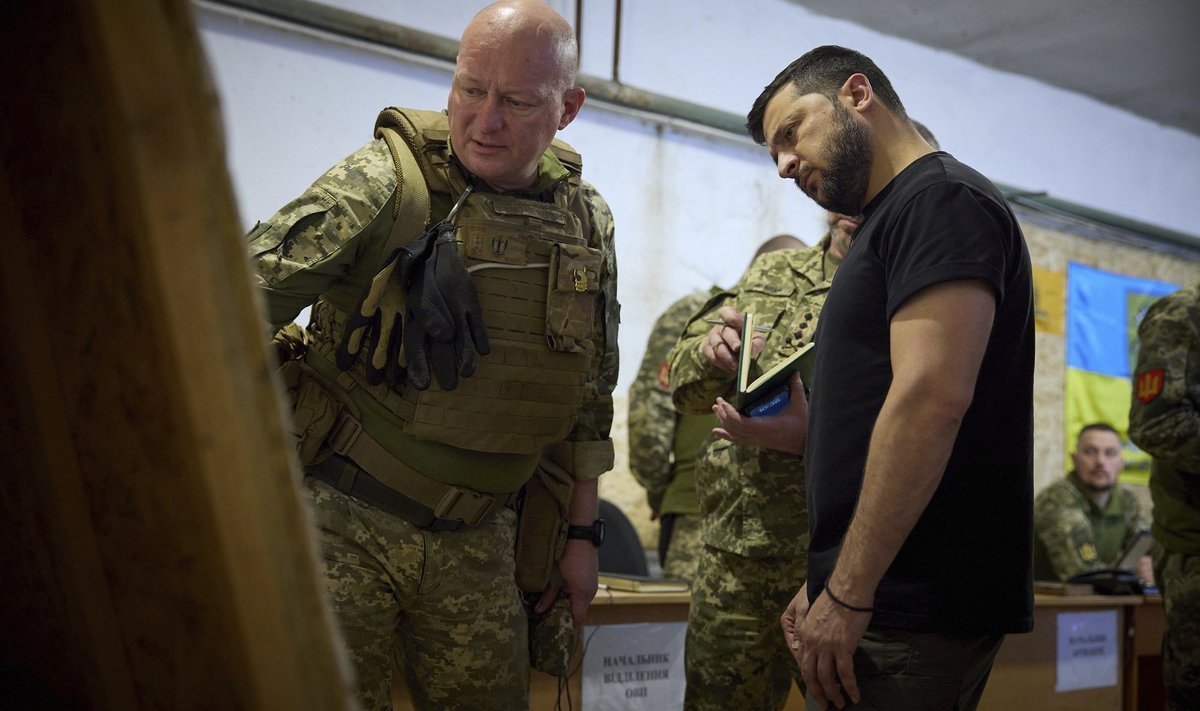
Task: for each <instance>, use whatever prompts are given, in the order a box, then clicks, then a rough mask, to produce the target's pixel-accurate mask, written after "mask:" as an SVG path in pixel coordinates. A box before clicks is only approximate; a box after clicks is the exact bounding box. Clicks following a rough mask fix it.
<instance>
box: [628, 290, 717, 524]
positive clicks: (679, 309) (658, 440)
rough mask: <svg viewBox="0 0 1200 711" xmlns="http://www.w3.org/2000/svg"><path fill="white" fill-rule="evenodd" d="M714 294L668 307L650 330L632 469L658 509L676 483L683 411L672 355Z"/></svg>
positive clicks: (638, 382)
mask: <svg viewBox="0 0 1200 711" xmlns="http://www.w3.org/2000/svg"><path fill="white" fill-rule="evenodd" d="M708 296H709V294H708V292H703V291H701V292H696V293H693V294H689V295H687V296H685V297H683V298H682V299H679V300H678V301H676V302H675V303H673V304H671V305H670V306H668V307H667V310H666V311H664V312H663V313H662V315H661V316H659V317H658V320H657V321H655V322H654V326H653V327H652V328H651V330H650V339H649V341H648V342H647V343H646V352H645V354H644V355H643V356H642V364H641V367H640V368H638V373H637V377H636V378H635V379H634V381H633V384H632V385H631V386H630V387H629V419H628V422H629V469H630V471H631V472H632V473H633V477H634V478H635V479H637V481H638V483H639V484H641V485H642V487H643V488H645V489H646V498H647V501H648V502H649V504H650V508H651V509H652V510H654V511H655V512H657V511H658V509H659V505H660V504H661V503H662V497H663V493H664V492H665V491H666V489H667V485H668V484H670V483H671V477H672V474H673V472H672V468H671V455H672V451H673V449H674V443H675V424H676V418H677V413H676V412H675V406H674V405H672V404H671V388H670V382H669V378H668V374H667V354H668V353H669V352H670V350H671V347H672V346H674V345H675V342H676V340H678V339H679V334H680V333H681V332H682V331H683V327H684V325H685V324H686V323H687V322H688V319H689V318H690V317H691V316H692V314H693V313H694V312H695V311H696V309H698V308H700V307H701V306H703V305H704V303H705V302H706V301H707V300H708Z"/></svg>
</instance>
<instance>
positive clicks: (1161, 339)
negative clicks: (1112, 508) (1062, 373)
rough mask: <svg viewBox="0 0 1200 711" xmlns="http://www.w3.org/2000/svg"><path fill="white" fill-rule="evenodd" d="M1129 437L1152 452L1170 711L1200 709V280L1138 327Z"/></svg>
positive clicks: (1157, 568) (1162, 302)
mask: <svg viewBox="0 0 1200 711" xmlns="http://www.w3.org/2000/svg"><path fill="white" fill-rule="evenodd" d="M1138 338H1140V339H1141V350H1140V351H1139V353H1138V361H1137V368H1136V369H1135V370H1134V376H1133V380H1134V392H1133V401H1132V404H1131V407H1130V409H1129V438H1130V439H1132V440H1133V442H1134V444H1136V445H1137V446H1139V447H1141V448H1142V449H1144V450H1146V451H1147V452H1149V453H1150V454H1151V455H1152V456H1153V457H1154V461H1153V464H1152V468H1151V470H1150V496H1151V498H1153V499H1154V526H1153V528H1152V530H1151V532H1152V533H1153V534H1154V540H1155V542H1156V543H1157V545H1156V547H1155V552H1154V577H1155V580H1157V582H1158V587H1159V588H1160V589H1161V590H1162V594H1163V607H1164V610H1165V612H1166V620H1167V631H1166V634H1165V635H1164V636H1163V681H1164V682H1165V684H1166V687H1167V708H1168V709H1170V711H1194V710H1195V709H1200V284H1194V285H1192V286H1190V287H1187V288H1185V289H1181V290H1180V291H1177V292H1175V293H1173V294H1170V295H1168V296H1165V297H1163V298H1162V299H1160V300H1159V301H1157V302H1155V303H1154V305H1153V306H1151V307H1150V310H1149V311H1147V312H1146V316H1145V318H1143V319H1142V323H1141V325H1140V326H1139V327H1138Z"/></svg>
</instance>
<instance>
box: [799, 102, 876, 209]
mask: <svg viewBox="0 0 1200 711" xmlns="http://www.w3.org/2000/svg"><path fill="white" fill-rule="evenodd" d="M833 112H834V115H835V116H836V118H837V131H836V132H834V134H833V135H832V136H830V137H829V139H828V140H827V141H826V142H825V153H826V155H828V156H829V159H828V163H829V165H828V167H827V168H825V169H824V170H822V171H821V185H820V187H819V188H818V190H817V194H816V195H810V196H809V197H811V198H812V199H813V200H814V201H815V202H816V203H817V204H818V205H820V206H821V207H823V208H825V209H826V210H829V211H830V212H840V213H841V214H843V215H857V214H858V213H860V212H862V208H863V203H864V202H865V201H866V196H867V184H868V182H870V179H871V161H872V160H873V159H874V157H875V155H874V151H873V150H872V149H871V139H870V137H869V136H868V135H867V130H866V128H864V127H863V126H862V125H860V124H859V123H858V122H857V121H855V120H854V118H853V117H852V116H851V115H850V112H849V111H848V110H846V107H844V106H842V105H841V104H839V103H837V102H836V101H835V102H833ZM797 185H799V182H797ZM822 196H823V197H822Z"/></svg>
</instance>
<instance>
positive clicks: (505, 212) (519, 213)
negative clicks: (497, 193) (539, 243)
mask: <svg viewBox="0 0 1200 711" xmlns="http://www.w3.org/2000/svg"><path fill="white" fill-rule="evenodd" d="M490 207H491V208H492V211H493V212H495V214H497V215H500V216H504V217H532V218H533V219H535V220H538V221H539V222H549V223H550V224H552V225H566V224H567V213H566V212H564V211H563V210H561V209H559V208H557V207H553V206H550V205H540V204H538V203H536V202H533V201H532V200H505V201H503V202H501V201H495V202H492V203H490Z"/></svg>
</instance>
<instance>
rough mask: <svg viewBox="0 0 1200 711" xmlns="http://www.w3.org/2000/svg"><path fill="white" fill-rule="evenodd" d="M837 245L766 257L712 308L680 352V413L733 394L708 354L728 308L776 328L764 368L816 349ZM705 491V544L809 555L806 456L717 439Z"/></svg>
mask: <svg viewBox="0 0 1200 711" xmlns="http://www.w3.org/2000/svg"><path fill="white" fill-rule="evenodd" d="M828 246H829V238H828V236H826V238H825V239H823V240H822V241H821V243H820V244H819V245H818V246H816V247H809V248H805V249H785V250H779V251H775V252H768V253H766V254H764V255H761V256H760V257H758V258H757V259H756V260H755V261H754V263H753V264H751V266H750V269H749V270H748V271H747V272H746V274H745V275H744V276H743V277H742V279H741V281H739V282H738V284H737V285H736V286H735V287H734V288H733V289H730V290H729V291H727V292H724V293H722V294H721V295H718V296H716V297H714V298H713V299H711V300H710V301H709V303H708V304H706V313H704V314H699V315H697V316H696V317H694V318H693V319H692V321H691V322H690V323H689V324H688V326H687V328H686V330H685V332H684V335H683V336H682V337H681V338H680V340H679V342H678V343H677V344H676V346H675V348H674V349H672V351H671V356H670V359H671V368H670V378H671V384H672V386H673V387H674V392H673V401H674V403H675V406H676V408H678V409H679V410H680V411H682V412H706V411H709V409H710V408H711V407H712V404H713V402H714V401H715V400H716V398H717V397H718V396H721V397H725V398H727V399H728V398H729V397H730V396H731V394H732V392H733V387H734V385H733V375H731V374H729V373H725V372H723V371H720V370H718V369H717V368H716V367H715V366H713V365H712V364H710V363H709V362H708V360H707V359H706V358H705V357H704V354H703V353H702V352H701V345H702V344H703V341H704V339H705V337H706V336H707V334H708V331H709V330H710V329H711V327H712V325H711V324H709V323H707V321H706V318H712V317H713V316H714V314H715V311H716V309H717V308H719V307H720V306H723V305H729V306H732V307H734V308H736V309H737V310H738V311H740V312H742V313H745V312H746V311H751V312H753V313H754V314H755V320H756V322H757V323H761V324H763V325H766V326H768V327H770V328H771V329H772V331H771V332H770V333H769V334H768V336H767V341H766V346H765V348H764V349H763V351H762V353H760V354H759V356H758V362H759V363H760V364H761V365H762V367H763V368H769V367H771V366H772V365H774V364H775V363H778V362H779V361H781V360H783V359H784V358H786V357H787V356H789V355H791V354H792V353H794V352H795V351H796V350H797V349H799V348H801V347H802V346H804V345H807V344H808V343H809V341H811V340H812V337H813V333H814V331H815V330H816V327H817V318H818V315H819V314H820V311H821V307H822V306H823V305H824V303H825V297H826V296H827V295H828V293H829V285H830V281H831V279H832V278H833V271H834V269H835V268H836V264H837V260H835V259H833V258H832V256H830V257H829V259H827V258H826V257H827V251H828ZM696 490H697V492H698V493H699V497H700V511H701V516H702V517H703V539H704V542H705V543H706V544H708V545H710V546H715V547H717V548H720V549H722V550H725V551H730V552H733V553H738V554H741V555H745V556H785V557H790V556H796V555H799V554H801V553H803V552H804V551H805V550H806V549H807V547H808V515H807V513H806V510H805V489H804V458H803V456H798V455H793V454H787V453H785V452H779V451H775V450H769V449H764V448H760V447H737V446H734V445H733V444H732V443H730V442H728V441H726V440H722V439H717V438H715V437H710V438H709V440H708V441H707V443H706V445H705V447H704V449H703V450H702V451H701V453H700V456H699V457H698V459H697V462H696ZM793 592H794V591H793Z"/></svg>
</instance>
